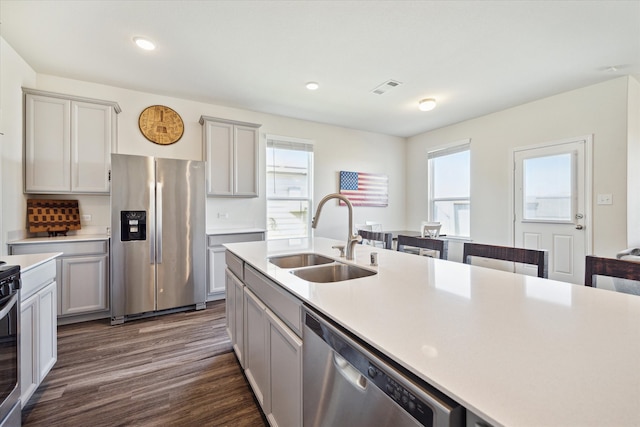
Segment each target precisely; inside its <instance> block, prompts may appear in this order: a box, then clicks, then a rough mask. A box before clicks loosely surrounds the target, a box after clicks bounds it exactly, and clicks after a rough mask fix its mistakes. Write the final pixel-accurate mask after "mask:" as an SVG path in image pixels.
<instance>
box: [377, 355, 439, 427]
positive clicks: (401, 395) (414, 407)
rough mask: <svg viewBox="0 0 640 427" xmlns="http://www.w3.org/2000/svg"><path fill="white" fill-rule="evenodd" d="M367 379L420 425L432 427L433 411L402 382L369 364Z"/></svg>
mask: <svg viewBox="0 0 640 427" xmlns="http://www.w3.org/2000/svg"><path fill="white" fill-rule="evenodd" d="M366 374H367V377H368V378H369V380H370V381H371V382H373V383H374V384H375V385H376V386H377V387H378V388H379V389H380V390H382V391H384V392H385V394H386V395H387V396H389V397H390V398H391V399H393V400H394V401H395V402H396V403H397V404H398V405H400V406H402V407H403V408H404V410H405V411H407V412H409V413H410V414H411V416H413V417H414V418H415V419H416V420H418V421H419V422H420V424H422V425H424V426H430V425H432V423H433V411H432V410H431V407H430V406H429V405H427V404H426V403H425V402H423V401H421V400H420V399H419V398H418V397H417V396H416V395H415V394H413V393H412V392H411V391H409V389H407V388H406V387H404V386H403V385H402V384H401V383H400V382H398V381H396V380H394V379H393V378H392V377H390V376H389V375H388V374H387V373H386V372H384V371H383V370H382V369H380V368H378V367H377V366H375V365H374V364H373V363H371V362H369V368H368V369H367V373H366Z"/></svg>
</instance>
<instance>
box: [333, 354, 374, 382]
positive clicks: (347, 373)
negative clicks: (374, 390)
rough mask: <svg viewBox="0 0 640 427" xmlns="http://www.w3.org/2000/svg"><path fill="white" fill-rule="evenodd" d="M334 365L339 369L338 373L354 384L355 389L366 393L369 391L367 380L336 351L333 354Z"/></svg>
mask: <svg viewBox="0 0 640 427" xmlns="http://www.w3.org/2000/svg"><path fill="white" fill-rule="evenodd" d="M333 363H334V365H335V366H336V368H337V369H338V372H340V374H341V375H342V376H343V377H344V379H346V380H347V381H349V382H350V383H351V384H353V386H354V387H356V388H358V389H359V390H361V391H365V390H366V389H367V379H366V378H365V377H364V375H362V374H361V373H360V371H358V370H357V369H356V368H354V367H353V366H351V364H350V363H349V362H347V359H345V358H344V357H342V356H340V355H339V354H338V353H336V352H335V351H334V352H333Z"/></svg>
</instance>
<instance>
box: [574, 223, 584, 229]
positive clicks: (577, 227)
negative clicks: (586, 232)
mask: <svg viewBox="0 0 640 427" xmlns="http://www.w3.org/2000/svg"><path fill="white" fill-rule="evenodd" d="M583 228H584V226H583V225H582V224H576V230H582V229H583Z"/></svg>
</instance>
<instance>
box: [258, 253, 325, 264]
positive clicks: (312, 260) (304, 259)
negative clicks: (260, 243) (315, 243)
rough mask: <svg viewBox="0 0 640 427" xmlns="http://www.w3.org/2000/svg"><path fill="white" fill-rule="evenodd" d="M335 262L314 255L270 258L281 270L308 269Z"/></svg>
mask: <svg viewBox="0 0 640 427" xmlns="http://www.w3.org/2000/svg"><path fill="white" fill-rule="evenodd" d="M334 261H335V260H333V259H331V258H327V257H325V256H322V255H318V254H313V253H307V254H292V255H282V256H276V257H271V258H269V262H270V263H271V264H274V265H277V266H278V267H280V268H299V267H308V266H312V265H322V264H329V263H331V262H334Z"/></svg>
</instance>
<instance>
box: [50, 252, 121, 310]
mask: <svg viewBox="0 0 640 427" xmlns="http://www.w3.org/2000/svg"><path fill="white" fill-rule="evenodd" d="M107 283H108V281H107V256H106V255H103V256H87V257H74V258H64V259H63V260H62V286H61V290H60V293H61V303H62V304H61V306H62V310H61V313H60V314H61V315H63V316H64V315H70V314H82V313H90V312H94V311H102V310H108V309H109V305H108V298H107V292H108V287H107Z"/></svg>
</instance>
